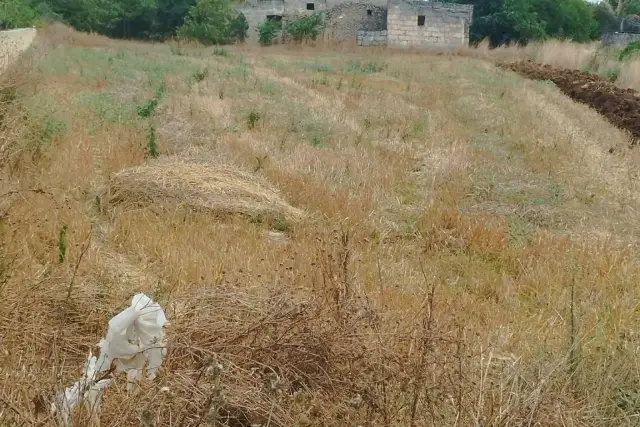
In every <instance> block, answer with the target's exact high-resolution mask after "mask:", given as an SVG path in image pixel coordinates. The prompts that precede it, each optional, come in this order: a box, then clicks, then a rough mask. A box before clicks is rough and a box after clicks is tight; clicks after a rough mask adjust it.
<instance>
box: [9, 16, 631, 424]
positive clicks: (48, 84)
mask: <svg viewBox="0 0 640 427" xmlns="http://www.w3.org/2000/svg"><path fill="white" fill-rule="evenodd" d="M47 31H48V32H45V33H44V34H45V36H43V37H42V40H40V41H39V42H38V44H37V45H36V46H34V54H33V55H32V56H30V57H27V58H25V62H23V63H22V64H17V65H18V66H21V67H23V68H21V69H22V70H25V71H24V72H21V73H18V74H11V75H12V76H13V77H11V78H9V77H6V79H5V80H3V83H2V84H3V86H1V87H0V88H1V89H2V91H0V92H1V93H2V96H3V98H2V100H3V103H2V104H1V106H0V109H1V110H0V113H1V114H0V121H1V125H0V142H2V147H6V150H4V151H2V160H3V162H2V164H1V167H2V175H1V177H2V179H0V244H1V249H2V250H1V251H0V348H1V351H0V424H2V425H3V427H4V424H7V425H12V423H17V425H20V423H22V424H23V425H47V426H48V425H53V421H52V419H51V418H50V417H48V415H47V414H46V411H44V410H43V409H45V408H46V404H47V403H48V402H49V401H50V399H51V398H52V395H53V392H54V391H55V390H60V389H61V388H62V387H65V386H68V385H70V384H71V383H72V382H73V381H75V380H76V379H77V378H78V377H79V375H80V370H81V367H82V363H83V361H84V359H85V358H86V354H87V352H88V350H89V349H90V348H92V347H93V346H94V345H95V344H96V343H97V342H98V341H99V339H100V338H101V337H102V336H103V335H104V334H105V332H106V327H107V322H108V320H109V319H110V318H111V316H113V314H115V313H116V312H118V311H119V310H121V309H122V308H124V307H125V306H126V305H128V302H129V301H130V298H131V296H132V295H134V294H135V293H137V292H146V293H148V294H149V295H150V296H152V297H153V298H154V299H155V300H157V301H159V302H160V303H161V304H162V305H163V306H164V307H165V308H166V311H167V316H168V317H169V320H170V321H171V325H170V326H169V328H168V330H167V334H168V339H169V353H168V357H167V360H166V363H165V365H164V366H163V368H162V369H161V371H160V373H159V377H158V378H157V380H156V381H155V382H153V383H149V382H143V383H142V384H140V387H139V389H138V391H137V392H136V394H134V395H127V393H126V390H124V387H114V388H112V389H109V390H108V391H107V393H106V394H105V397H104V402H103V410H102V412H101V417H100V418H101V424H102V425H103V426H138V425H155V426H174V425H175V426H197V425H200V426H202V425H225V424H224V423H225V422H226V423H227V424H226V425H233V426H243V427H244V426H247V427H248V426H249V425H252V424H261V425H263V426H266V425H269V426H342V425H363V426H365V425H366V426H412V427H413V426H433V425H447V426H449V425H460V426H463V425H464V426H481V425H482V426H522V425H537V426H557V425H573V426H612V427H613V426H616V427H617V426H621V425H623V426H631V425H634V424H635V421H636V417H637V413H638V407H639V406H638V405H639V403H638V400H637V399H636V397H635V396H636V395H637V391H638V388H639V387H640V376H639V375H638V371H637V369H636V368H637V367H636V364H637V360H638V351H639V349H640V346H639V344H640V341H639V340H638V336H637V325H638V321H640V318H639V316H638V310H637V307H638V301H640V288H638V286H637V283H638V279H639V278H640V261H638V260H639V259H640V258H639V257H638V246H637V241H638V237H640V236H639V233H638V229H637V224H638V222H639V221H640V211H639V210H638V203H639V202H640V201H639V200H638V197H639V196H638V194H640V181H639V180H638V177H639V176H640V168H639V166H638V165H639V163H638V156H637V152H636V151H635V150H628V149H627V148H626V143H627V136H626V135H625V134H624V133H623V132H621V131H619V130H617V129H615V128H613V127H612V126H611V125H609V124H608V122H607V121H606V120H605V119H603V118H602V117H600V116H598V115H597V114H596V113H595V112H594V111H591V110H589V109H587V108H586V107H585V106H583V105H578V104H575V103H573V102H572V101H571V100H569V99H567V98H566V97H565V96H563V95H562V94H561V93H560V92H559V91H558V90H557V89H556V88H555V87H553V86H552V85H550V84H547V83H543V82H531V81H526V80H524V79H523V78H522V77H520V76H518V75H516V74H514V73H511V72H508V71H505V70H502V69H500V68H497V67H495V66H494V65H493V64H492V63H491V61H488V60H485V59H479V58H470V57H468V55H467V56H454V55H426V54H424V53H422V54H416V53H411V52H392V51H385V50H375V51H364V52H362V51H357V50H349V49H347V48H344V49H336V50H335V51H332V50H331V49H328V48H325V47H320V48H314V47H312V46H302V47H295V48H292V47H290V46H278V47H275V48H270V49H258V48H256V47H250V46H246V47H234V48H227V50H226V53H221V52H220V51H217V53H215V54H214V52H216V51H214V50H213V49H207V48H202V47H184V48H183V49H182V48H181V49H178V50H177V49H176V48H175V46H174V47H171V46H165V45H160V44H156V45H152V44H144V43H134V42H122V43H121V42H116V41H111V40H107V39H104V38H100V37H98V36H94V35H83V34H79V33H76V32H73V31H72V30H69V29H67V28H62V27H58V28H50V29H48V30H47ZM51 41H54V43H50V42H51ZM549 57H550V56H549ZM576 61H577V60H576ZM204 70H206V72H205V71H204ZM7 76H9V75H7ZM18 76H20V77H21V78H23V81H22V83H21V84H20V85H17V86H16V84H15V83H17V80H16V79H17V78H18ZM162 83H165V87H166V90H165V94H164V95H163V97H162V98H161V99H159V101H158V103H157V106H156V107H155V112H154V113H153V114H152V115H151V116H150V117H149V118H141V117H139V116H138V114H137V109H136V107H139V106H144V105H148V102H149V100H150V99H152V98H153V97H154V96H155V95H154V94H155V93H156V91H157V89H158V87H160V85H161V84H162ZM8 95H11V96H8ZM150 125H154V127H155V128H156V129H157V130H158V132H157V135H156V137H157V143H158V146H159V149H160V153H161V156H160V158H159V159H157V160H147V159H145V157H144V153H145V150H144V146H145V144H147V143H148V140H149V129H150V128H151V126H150ZM612 147H615V148H616V150H615V151H614V153H613V154H610V153H609V150H610V148H612ZM211 159H214V160H215V161H214V160H211ZM240 171H245V172H240ZM109 187H111V190H112V196H114V197H115V199H114V200H113V202H114V203H110V202H109V197H105V196H106V194H108V193H106V192H105V189H108V188H109ZM276 189H277V190H276ZM140 201H142V203H138V202H140ZM168 201H170V202H171V203H170V204H171V206H172V208H171V209H158V208H157V206H160V205H164V204H165V203H167V202H168ZM115 202H117V203H115ZM122 202H124V203H122ZM180 202H186V203H185V204H186V205H187V206H178V204H179V203H180ZM273 202H275V205H276V208H275V209H276V210H278V211H281V212H289V213H290V214H291V215H293V216H295V217H297V219H296V221H290V222H289V221H284V222H283V221H278V220H275V221H268V220H267V221H256V220H252V219H247V218H244V217H243V216H242V215H228V216H220V215H217V214H216V212H217V211H218V210H220V209H221V210H223V211H224V210H227V211H234V212H243V213H252V212H256V211H261V210H264V209H267V210H269V209H271V206H272V205H273ZM292 206H293V208H292ZM202 207H205V208H206V209H202ZM198 208H200V209H198ZM298 210H299V211H302V212H304V213H305V215H297V212H298ZM217 362H220V363H222V364H223V366H224V370H223V373H222V375H221V377H220V378H215V379H211V378H209V377H207V376H204V375H202V374H203V373H204V372H205V371H206V370H207V367H209V366H211V364H213V363H217ZM165 387H166V388H165ZM167 390H168V391H167ZM221 390H222V392H221ZM231 419H233V420H231ZM81 421H82V420H81V419H80V420H78V425H83V424H82V422H81ZM216 423H217V424H216Z"/></svg>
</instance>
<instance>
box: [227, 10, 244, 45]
mask: <svg viewBox="0 0 640 427" xmlns="http://www.w3.org/2000/svg"><path fill="white" fill-rule="evenodd" d="M247 31H249V23H248V22H247V18H246V17H245V16H244V14H243V13H239V14H238V15H237V16H236V17H235V18H233V20H232V21H231V23H230V25H229V35H230V37H231V40H233V41H238V42H244V41H245V39H246V38H247Z"/></svg>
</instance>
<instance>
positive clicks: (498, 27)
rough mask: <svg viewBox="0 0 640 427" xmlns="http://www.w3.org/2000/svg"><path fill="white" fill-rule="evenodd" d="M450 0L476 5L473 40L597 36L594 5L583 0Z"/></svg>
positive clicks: (583, 38)
mask: <svg viewBox="0 0 640 427" xmlns="http://www.w3.org/2000/svg"><path fill="white" fill-rule="evenodd" d="M448 1H450V2H454V3H471V4H473V6H474V11H473V15H474V17H473V22H472V24H471V34H470V38H471V41H472V42H477V41H480V40H484V39H488V40H489V42H490V44H491V45H492V46H498V45H501V44H505V43H512V42H517V43H527V42H529V41H532V40H538V39H544V38H546V37H561V38H570V39H573V40H576V41H586V40H589V39H591V38H593V37H595V36H596V35H597V21H596V19H595V15H594V8H593V6H590V5H589V4H588V3H587V2H586V1H584V0H448ZM634 1H639V2H640V0H634Z"/></svg>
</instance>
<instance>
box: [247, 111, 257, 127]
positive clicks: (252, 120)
mask: <svg viewBox="0 0 640 427" xmlns="http://www.w3.org/2000/svg"><path fill="white" fill-rule="evenodd" d="M259 121H260V113H259V112H257V111H255V110H252V111H251V112H250V113H249V116H248V117H247V127H248V128H249V129H253V128H254V127H255V126H256V124H258V122H259Z"/></svg>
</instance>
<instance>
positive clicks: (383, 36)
mask: <svg viewBox="0 0 640 427" xmlns="http://www.w3.org/2000/svg"><path fill="white" fill-rule="evenodd" d="M357 40H358V46H386V45H387V31H386V30H385V31H363V30H361V31H358V35H357Z"/></svg>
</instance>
